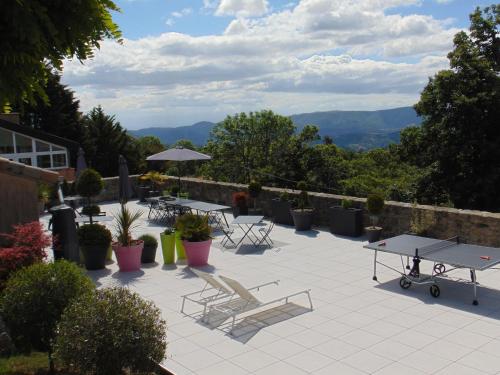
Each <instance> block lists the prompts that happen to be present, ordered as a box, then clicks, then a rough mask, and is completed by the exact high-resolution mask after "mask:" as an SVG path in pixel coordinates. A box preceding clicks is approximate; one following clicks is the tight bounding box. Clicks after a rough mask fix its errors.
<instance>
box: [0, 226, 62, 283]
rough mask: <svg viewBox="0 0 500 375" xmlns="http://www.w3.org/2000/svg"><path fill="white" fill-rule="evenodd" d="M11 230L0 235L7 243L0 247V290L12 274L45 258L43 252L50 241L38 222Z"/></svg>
mask: <svg viewBox="0 0 500 375" xmlns="http://www.w3.org/2000/svg"><path fill="white" fill-rule="evenodd" d="M13 228H14V231H13V232H12V233H9V234H6V233H0V236H1V237H3V238H4V239H5V240H6V242H7V243H8V245H7V247H3V248H2V247H0V289H1V288H2V286H3V283H4V282H5V280H7V278H8V277H9V275H10V274H11V273H12V272H14V271H17V270H18V269H20V268H22V267H26V266H29V265H32V264H33V263H36V262H40V261H42V260H43V259H44V258H45V257H46V256H47V254H45V251H44V250H45V248H46V247H47V246H49V245H50V244H51V241H52V237H51V236H50V235H48V234H46V233H45V232H44V230H43V227H42V225H41V224H40V223H39V222H38V221H34V222H32V223H28V224H22V225H15V226H14V227H13Z"/></svg>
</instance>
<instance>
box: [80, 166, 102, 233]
mask: <svg viewBox="0 0 500 375" xmlns="http://www.w3.org/2000/svg"><path fill="white" fill-rule="evenodd" d="M103 188H104V181H103V179H102V177H101V175H100V174H99V172H97V171H95V170H94V169H91V168H87V169H85V170H84V171H83V172H82V174H81V175H80V177H78V180H77V181H76V191H77V193H78V194H80V195H81V196H82V197H85V198H87V204H86V205H87V206H90V205H91V200H92V197H95V196H96V195H98V194H99V193H100V192H101V190H102V189H103ZM89 217H90V223H91V224H92V215H89Z"/></svg>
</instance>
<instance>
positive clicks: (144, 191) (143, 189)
mask: <svg viewBox="0 0 500 375" xmlns="http://www.w3.org/2000/svg"><path fill="white" fill-rule="evenodd" d="M150 190H151V181H150V179H149V176H148V175H147V174H143V175H140V176H139V186H138V187H137V196H138V197H139V202H143V203H144V202H146V198H147V197H148V192H149V191H150Z"/></svg>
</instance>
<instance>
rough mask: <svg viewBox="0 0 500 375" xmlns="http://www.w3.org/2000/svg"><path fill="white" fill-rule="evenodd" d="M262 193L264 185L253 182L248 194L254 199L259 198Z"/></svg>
mask: <svg viewBox="0 0 500 375" xmlns="http://www.w3.org/2000/svg"><path fill="white" fill-rule="evenodd" d="M261 191H262V185H261V184H260V182H258V181H255V180H252V181H250V183H249V184H248V193H249V194H250V196H251V197H252V198H257V197H258V196H259V194H260V192H261Z"/></svg>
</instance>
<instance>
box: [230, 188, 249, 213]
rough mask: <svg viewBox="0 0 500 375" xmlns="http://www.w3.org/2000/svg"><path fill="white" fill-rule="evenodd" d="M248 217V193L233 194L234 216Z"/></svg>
mask: <svg viewBox="0 0 500 375" xmlns="http://www.w3.org/2000/svg"><path fill="white" fill-rule="evenodd" d="M240 215H248V193H246V192H244V191H238V192H236V193H233V216H234V217H238V216H240Z"/></svg>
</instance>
